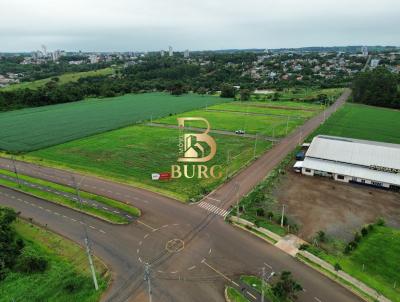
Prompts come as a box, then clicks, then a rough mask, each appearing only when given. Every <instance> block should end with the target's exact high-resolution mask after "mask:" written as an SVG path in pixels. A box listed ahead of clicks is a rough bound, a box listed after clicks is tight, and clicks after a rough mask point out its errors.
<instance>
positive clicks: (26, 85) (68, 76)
mask: <svg viewBox="0 0 400 302" xmlns="http://www.w3.org/2000/svg"><path fill="white" fill-rule="evenodd" d="M113 73H114V69H113V68H110V67H107V68H103V69H98V70H91V71H82V72H70V73H65V74H62V75H59V76H54V77H51V78H45V79H41V80H37V81H32V82H22V83H18V84H13V85H9V86H7V87H4V88H1V89H0V90H1V91H13V90H18V89H37V88H39V87H42V86H44V85H46V83H48V82H50V81H51V79H52V78H58V79H59V82H58V83H59V84H65V83H69V82H76V81H78V80H79V79H80V78H88V77H97V76H105V75H110V74H113Z"/></svg>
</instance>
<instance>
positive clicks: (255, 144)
mask: <svg viewBox="0 0 400 302" xmlns="http://www.w3.org/2000/svg"><path fill="white" fill-rule="evenodd" d="M257 137H258V136H257V133H256V140H255V142H254V152H253V158H256V148H257Z"/></svg>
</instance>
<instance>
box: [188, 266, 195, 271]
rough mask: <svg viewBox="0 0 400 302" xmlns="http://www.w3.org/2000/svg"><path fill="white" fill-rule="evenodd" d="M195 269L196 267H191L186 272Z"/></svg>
mask: <svg viewBox="0 0 400 302" xmlns="http://www.w3.org/2000/svg"><path fill="white" fill-rule="evenodd" d="M195 268H196V265H193V266H191V267H189V268H188V271H191V270H194V269H195Z"/></svg>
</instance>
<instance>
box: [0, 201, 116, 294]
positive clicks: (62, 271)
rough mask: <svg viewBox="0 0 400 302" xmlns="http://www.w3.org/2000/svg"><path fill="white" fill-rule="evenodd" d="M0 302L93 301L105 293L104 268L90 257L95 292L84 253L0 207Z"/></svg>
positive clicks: (11, 211) (76, 246)
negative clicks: (95, 274)
mask: <svg viewBox="0 0 400 302" xmlns="http://www.w3.org/2000/svg"><path fill="white" fill-rule="evenodd" d="M0 230H1V232H2V236H0V247H1V248H0V263H1V265H0V301H21V302H25V301H26V302H28V301H49V302H56V301H57V302H64V301H65V302H69V301H84V302H95V301H98V300H99V299H100V296H101V295H102V293H103V292H104V291H105V290H106V288H107V286H108V282H109V280H110V276H109V274H108V270H107V267H106V266H105V265H104V264H103V263H102V262H100V261H99V260H98V259H97V258H94V264H95V268H96V272H97V278H98V283H99V290H98V291H95V289H94V286H93V281H92V278H91V275H90V272H89V267H88V264H87V257H86V254H85V251H84V250H83V249H82V248H81V247H79V246H78V245H76V244H74V243H72V242H70V241H68V240H67V239H65V238H63V237H61V236H59V235H56V234H54V233H51V232H50V231H48V230H45V229H43V228H40V227H38V226H35V225H32V224H30V223H28V222H25V221H24V220H20V219H18V218H17V214H16V213H15V212H14V211H13V210H12V209H8V208H1V207H0Z"/></svg>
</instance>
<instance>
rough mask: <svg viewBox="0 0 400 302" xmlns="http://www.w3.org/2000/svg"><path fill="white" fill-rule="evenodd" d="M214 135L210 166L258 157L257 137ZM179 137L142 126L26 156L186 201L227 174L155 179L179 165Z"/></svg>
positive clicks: (263, 145)
mask: <svg viewBox="0 0 400 302" xmlns="http://www.w3.org/2000/svg"><path fill="white" fill-rule="evenodd" d="M212 136H213V137H214V139H215V140H216V143H217V154H216V155H215V157H214V158H213V159H212V160H211V161H209V162H207V163H206V164H207V165H208V166H211V165H215V164H221V165H222V166H223V171H224V174H225V173H226V167H227V166H228V174H231V173H233V172H234V171H237V170H238V169H240V168H241V167H242V166H243V165H244V164H245V163H246V162H248V161H250V160H251V159H252V158H253V151H254V143H255V140H254V139H249V138H243V137H239V136H238V137H236V136H226V135H212ZM178 137H179V131H178V130H177V129H167V128H158V127H150V126H140V125H137V126H131V127H126V128H122V129H118V130H115V131H111V132H106V133H102V134H98V135H94V136H91V137H88V138H84V139H80V140H75V141H71V142H68V143H65V144H61V145H57V146H53V147H50V148H47V149H41V150H38V151H35V152H32V153H28V154H27V155H26V156H24V157H22V158H21V159H23V160H24V159H27V160H31V161H32V160H33V161H35V162H38V163H40V164H47V165H53V166H58V167H63V168H70V169H76V170H80V171H83V172H87V173H91V174H96V175H100V176H105V177H109V178H112V179H115V180H117V181H121V182H125V183H130V184H133V185H136V186H138V187H142V188H148V189H150V190H153V191H158V192H161V193H164V194H167V195H169V196H172V197H175V198H177V199H180V200H185V201H186V200H188V199H190V198H196V197H199V196H200V195H201V194H203V193H206V192H209V191H210V190H212V189H214V188H215V187H216V186H217V185H219V184H220V183H222V182H223V181H224V179H225V178H224V177H223V178H221V179H213V178H209V179H202V180H201V181H199V180H198V179H186V178H181V179H176V180H171V181H167V182H162V181H153V180H151V173H156V172H168V171H170V170H171V168H170V167H171V165H174V164H177V158H178ZM270 146H271V143H270V142H267V141H263V140H258V142H257V147H256V148H257V149H256V154H257V155H259V154H261V153H263V152H264V151H265V150H266V149H268V148H269V147H270ZM228 151H229V153H230V154H229V158H230V161H229V164H227V161H228Z"/></svg>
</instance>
